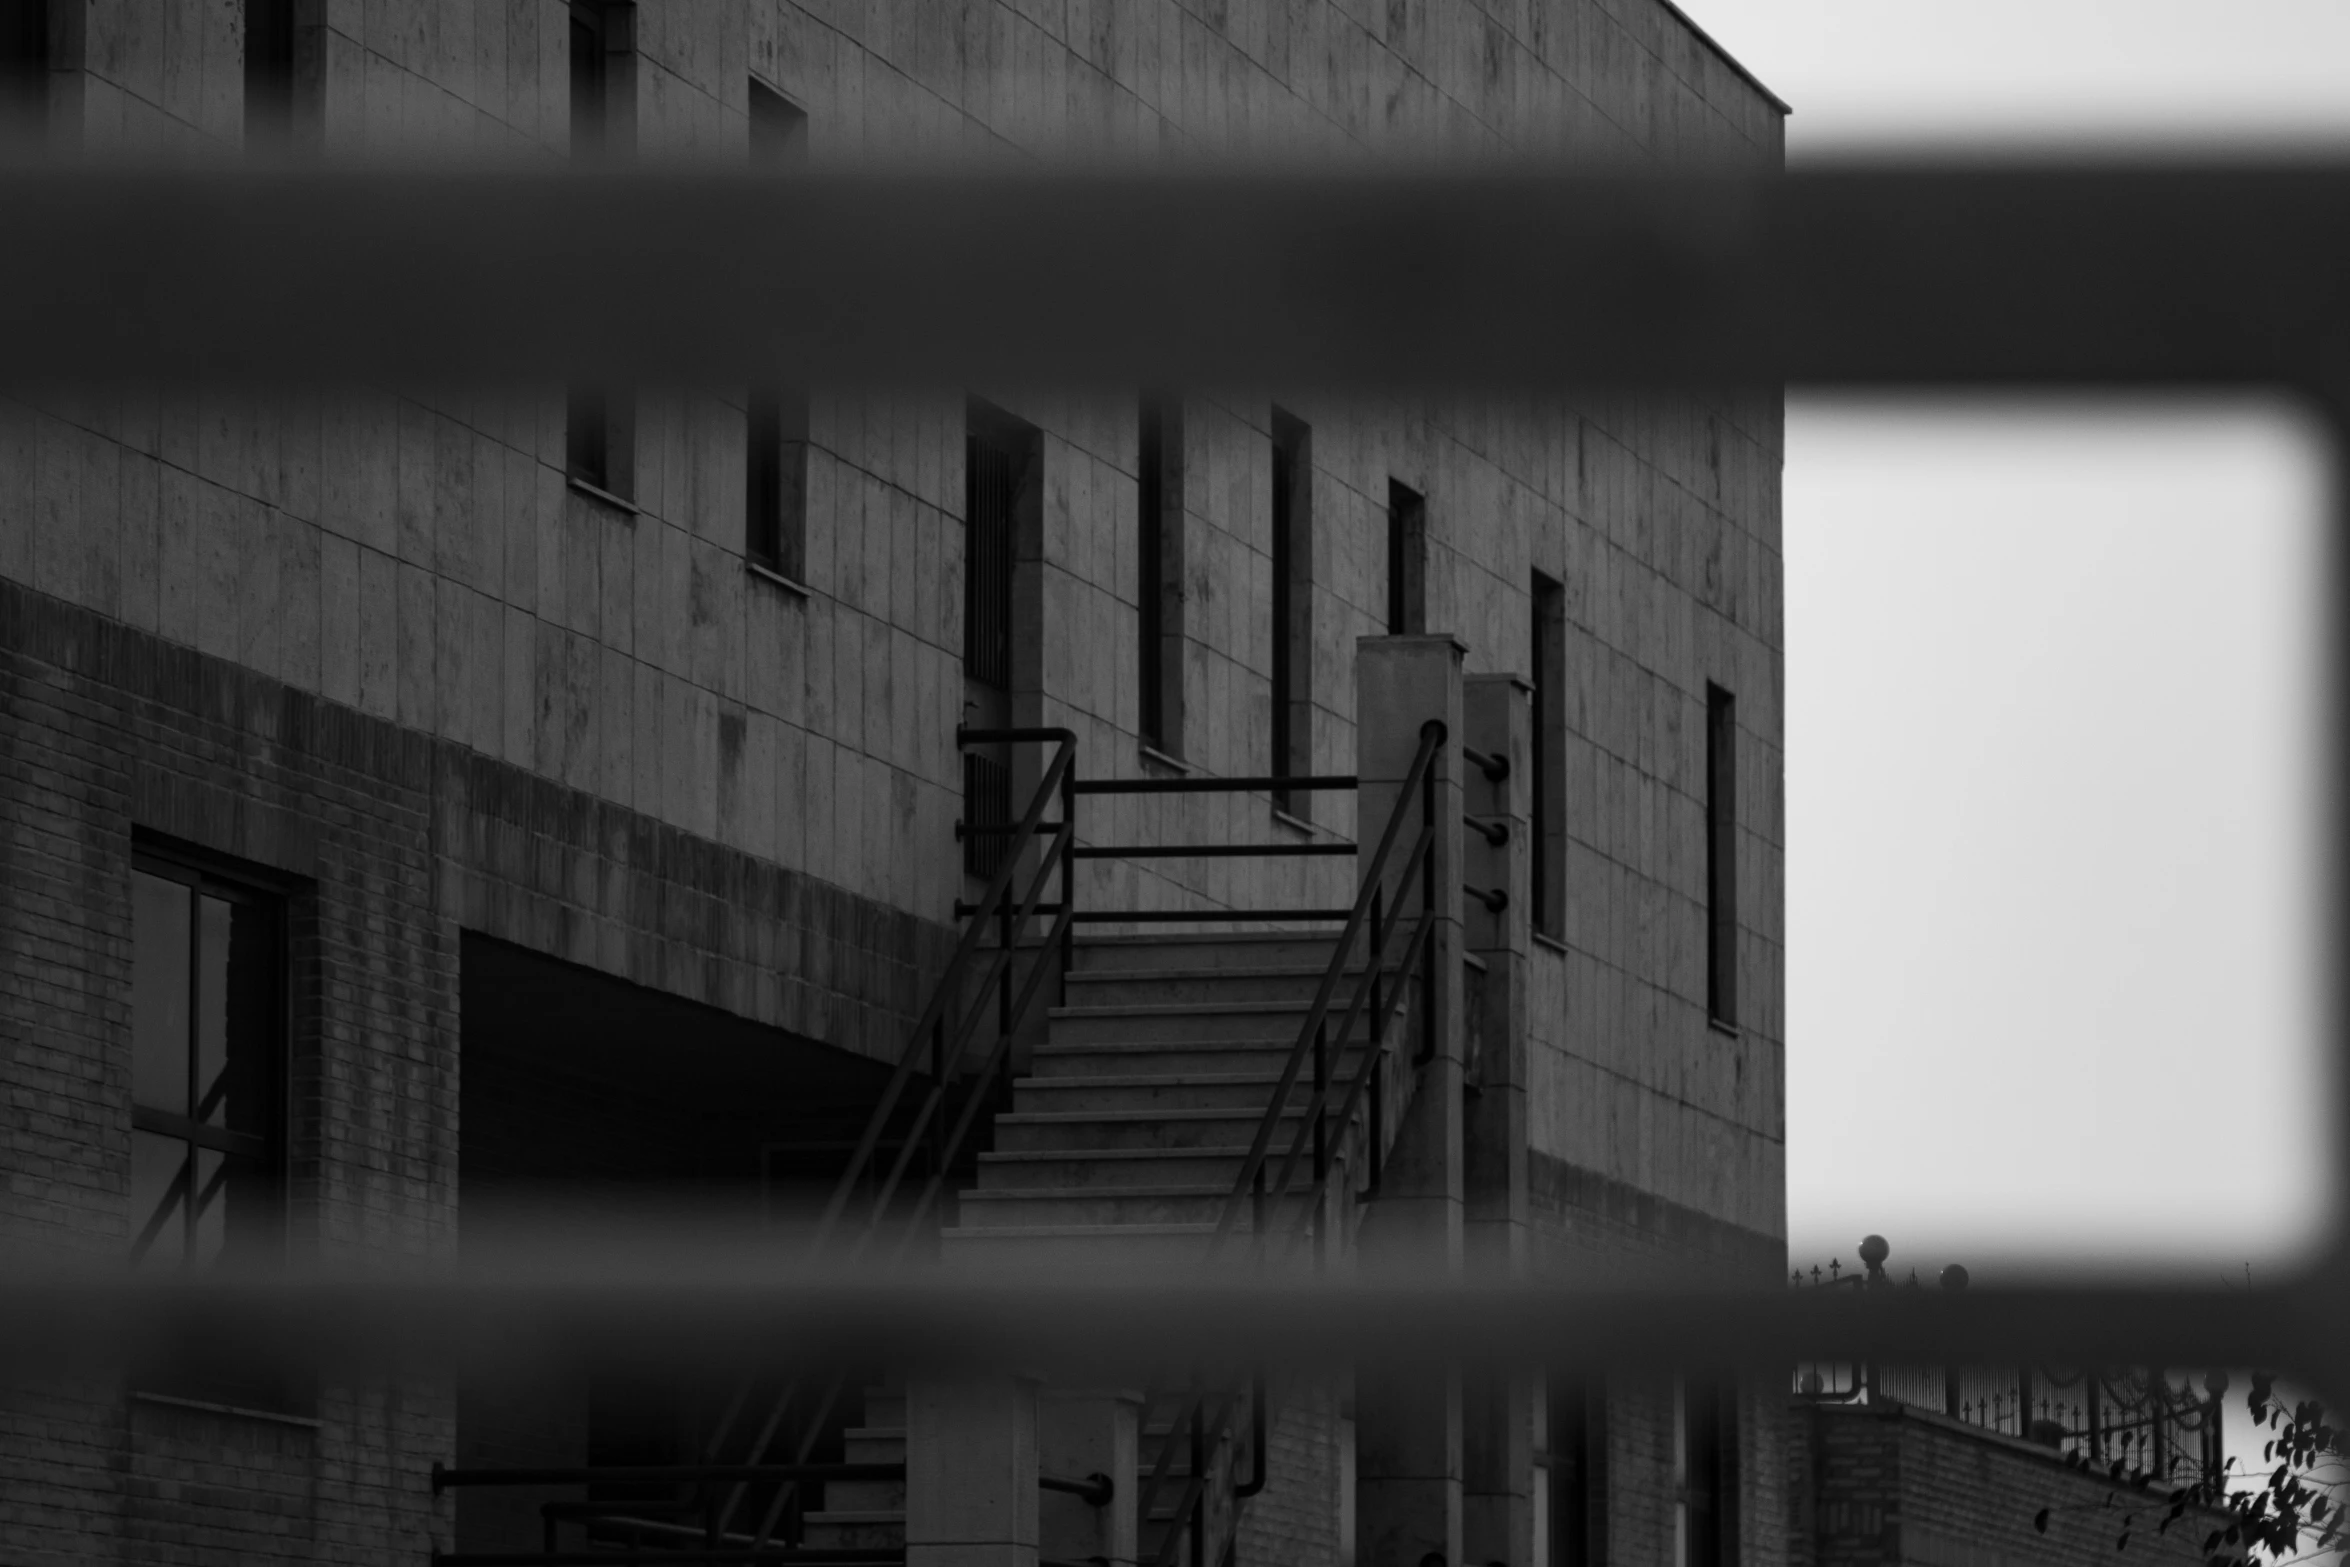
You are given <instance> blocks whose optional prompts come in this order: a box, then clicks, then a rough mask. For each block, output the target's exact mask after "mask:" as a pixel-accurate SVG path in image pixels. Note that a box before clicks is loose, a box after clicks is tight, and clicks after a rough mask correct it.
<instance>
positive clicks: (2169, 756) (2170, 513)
mask: <svg viewBox="0 0 2350 1567" xmlns="http://www.w3.org/2000/svg"><path fill="white" fill-rule="evenodd" d="M1686 4H1687V7H1688V9H1689V10H1690V11H1691V12H1692V14H1693V15H1694V16H1695V17H1696V18H1697V20H1698V22H1699V23H1700V25H1702V26H1704V27H1705V28H1706V29H1707V30H1708V31H1709V32H1711V33H1712V34H1713V35H1714V36H1715V37H1716V38H1717V39H1718V40H1720V41H1721V43H1722V44H1723V45H1724V46H1725V47H1727V48H1728V49H1729V50H1730V51H1731V52H1732V53H1734V54H1735V55H1737V56H1738V57H1739V59H1740V60H1742V61H1743V62H1744V63H1745V64H1746V65H1747V66H1749V67H1750V68H1751V69H1753V70H1754V71H1755V72H1756V74H1758V75H1759V76H1760V77H1761V78H1762V79H1763V80H1764V81H1765V82H1767V83H1769V84H1770V86H1771V87H1772V88H1773V89H1774V90H1775V91H1777V92H1778V93H1779V95H1780V96H1781V97H1783V98H1785V99H1787V100H1788V101H1789V102H1790V103H1791V104H1793V105H1794V108H1795V114H1794V116H1793V118H1792V119H1791V120H1790V121H1789V131H1788V149H1789V158H1790V161H1791V162H1794V163H1798V164H1800V163H1803V162H1807V161H1813V160H1819V159H1826V158H1834V157H1839V156H1844V155H1850V154H1854V153H1857V152H1861V151H1864V150H1865V149H1867V148H1869V147H1872V146H1882V145H1884V144H1885V143H1887V142H1889V141H1890V142H1901V143H1907V144H1911V145H1913V146H1914V145H1915V144H1918V143H1931V144H1934V145H1939V146H1950V145H1959V146H1963V147H1967V148H1970V149H1984V148H1992V149H2006V148H2014V147H2017V146H2019V145H2032V146H2039V145H2046V144H2048V143H2049V142H2050V141H2052V140H2053V141H2055V142H2056V143H2059V144H2069V145H2074V146H2080V145H2085V144H2096V145H2113V144H2116V143H2120V144H2130V145H2144V144H2146V143H2147V142H2150V141H2151V142H2167V143H2171V144H2173V145H2176V144H2179V143H2181V142H2186V141H2190V140H2202V141H2206V142H2208V141H2212V140H2217V141H2221V142H2224V143H2227V144H2229V145H2231V146H2234V147H2237V148H2242V147H2245V146H2250V145H2258V144H2263V143H2287V144H2300V145H2308V144H2312V143H2315V144H2319V145H2324V146H2328V147H2331V148H2333V149H2334V150H2336V151H2345V150H2350V80H2346V78H2350V67H2346V65H2345V62H2350V3H2346V0H2233V3H2231V4H2229V5H2227V6H2224V7H2223V6H2215V5H2212V4H2209V3H2208V0H2197V3H2195V4H2192V5H2190V4H2185V3H2180V0H2129V3H2126V4H2125V3H2111V0H2109V3H2099V0H1686ZM1787 448H1788V455H1787V473H1786V543H1787V623H1788V638H1787V642H1788V651H1787V683H1788V743H1789V756H1788V782H1787V792H1788V837H1789V873H1788V922H1789V956H1788V984H1789V1005H1788V1013H1789V1016H1788V1030H1789V1041H1788V1204H1789V1222H1790V1229H1791V1249H1792V1253H1793V1256H1794V1257H1795V1258H1796V1259H1797V1260H1798V1261H1812V1260H1824V1259H1825V1258H1826V1257H1827V1256H1830V1255H1837V1256H1841V1257H1843V1258H1844V1259H1845V1260H1846V1262H1847V1263H1849V1262H1850V1260H1851V1257H1852V1248H1853V1243H1854V1241H1855V1240H1856V1239H1857V1238H1858V1237H1859V1236H1860V1235H1861V1234H1863V1233H1864V1232H1867V1231H1871V1230H1874V1231H1881V1232H1882V1233H1884V1234H1885V1235H1886V1236H1888V1237H1889V1238H1890V1239H1891V1240H1892V1242H1893V1246H1894V1264H1895V1267H1896V1269H1897V1270H1900V1269H1903V1268H1906V1267H1908V1266H1915V1267H1917V1268H1918V1270H1919V1272H1920V1274H1921V1276H1923V1277H1927V1278H1930V1277H1931V1276H1932V1273H1933V1270H1934V1269H1936V1268H1938V1267H1939V1266H1940V1265H1941V1264H1942V1263H1943V1262H1945V1261H1948V1260H1953V1259H1963V1260H1966V1261H1968V1262H1969V1263H1970V1265H1972V1266H1974V1268H1975V1271H1976V1273H1977V1276H1978V1277H1981V1276H1983V1274H1984V1272H1985V1269H1984V1267H1983V1266H1982V1265H1983V1264H1984V1263H1986V1262H1990V1263H1993V1271H1994V1272H1996V1271H1998V1270H1997V1266H1996V1260H1995V1259H1996V1258H1997V1256H1998V1255H1999V1254H2001V1253H2028V1254H2033V1255H2036V1256H2038V1257H2041V1258H2047V1259H2053V1258H2058V1257H2081V1258H2100V1259H2102V1258H2110V1257H2113V1256H2114V1255H2115V1254H2116V1252H2118V1251H2122V1250H2132V1251H2159V1252H2161V1253H2164V1254H2166V1255H2167V1256H2168V1258H2169V1259H2170V1260H2172V1261H2174V1262H2178V1263H2183V1264H2186V1265H2187V1266H2188V1267H2190V1268H2191V1269H2192V1270H2193V1271H2195V1272H2199V1273H2200V1272H2204V1271H2205V1270H2209V1272H2212V1273H2219V1272H2223V1271H2232V1272H2234V1273H2235V1274H2236V1275H2237V1276H2238V1277H2240V1276H2241V1267H2242V1264H2243V1263H2244V1262H2245V1261H2247V1260H2250V1261H2252V1262H2254V1263H2255V1265H2256V1266H2257V1265H2262V1264H2267V1263H2272V1262H2274V1261H2275V1260H2277V1259H2279V1258H2281V1257H2285V1256H2288V1255H2290V1254H2291V1252H2292V1251H2294V1250H2295V1249H2296V1248H2297V1245H2298V1243H2300V1242H2301V1241H2303V1240H2305V1239H2306V1238H2307V1237H2308V1236H2309V1235H2310V1234H2311V1233H2312V1231H2313V1230H2314V1229H2316V1228H2317V1227H2318V1226H2319V1225H2321V1224H2322V1223H2323V1222H2325V1219H2326V1217H2327V1208H2326V1198H2325V1185H2326V1177H2325V1175H2324V1172H2323V1169H2322V1167H2321V1163H2320V1158H2319V1149H2320V1148H2322V1147H2323V1146H2324V1145H2325V1143H2326V1139H2328V1138H2329V1137H2330V1136H2331V1135H2332V1134H2331V1129H2330V1125H2329V1121H2328V1117H2327V1115H2326V1107H2325V1105H2324V1104H2323V1099H2324V1097H2325V1096H2324V1094H2323V1093H2322V1092H2321V1091H2313V1089H2315V1088H2316V1087H2317V1086H2318V1084H2319V1081H2320V1080H2319V1078H2318V1076H2317V1074H2318V1073H2319V1071H2320V1068H2319V1067H2318V1064H2317V1062H2318V1054H2317V1040H2316V1029H2315V1022H2316V1019H2315V1013H2314V1008H2313V1006H2312V1005H2311V997H2310V995H2309V980H2310V977H2311V975H2312V974H2313V972H2314V970H2313V968H2312V965H2313V963H2314V962H2315V961H2316V960H2317V952H2316V948H2315V944H2314V941H2313V940H2312V934H2313V933H2312V930H2311V925H2310V908H2309V900H2310V898H2311V896H2312V894H2313V890H2314V889H2313V885H2312V882H2311V878H2310V872H2311V869H2312V864H2311V859H2312V856H2311V854H2310V846H2311V841H2312V840H2311V826H2310V815H2309V813H2310V809H2311V807H2312V806H2313V804H2314V791H2313V790H2312V788H2311V787H2310V782H2311V780H2310V775H2309V764H2310V762H2311V761H2312V759H2313V757H2314V755H2315V753H2314V750H2313V749H2312V740H2313V737H2312V733H2311V725H2312V720H2313V717H2314V707H2313V702H2314V698H2315V695H2316V690H2317V688H2316V685H2315V681H2314V670H2313V669H2312V667H2311V666H2312V662H2313V636H2314V627H2315V619H2316V616H2315V608H2316V606H2315V604H2314V602H2313V601H2312V599H2311V598H2310V596H2309V594H2308V593H2307V592H2306V591H2305V590H2306V589H2307V588H2308V587H2309V585H2310V583H2311V578H2312V563H2313V560H2314V558H2315V557H2314V550H2315V548H2316V538H2315V532H2316V529H2317V526H2318V524H2319V520H2320V518H2321V516H2322V514H2323V512H2322V509H2323V507H2324V505H2325V504H2326V503H2327V500H2326V498H2327V495H2328V493H2329V491H2328V487H2329V486H2330V484H2331V482H2332V480H2331V476H2330V468H2329V466H2328V465H2329V463H2330V461H2331V459H2330V457H2329V456H2328V455H2327V453H2326V452H2325V450H2324V448H2323V447H2322V446H2321V445H2319V443H2318V442H2317V441H2316V440H2315V438H2314V437H2313V435H2312V434H2311V432H2310V431H2308V430H2307V429H2306V428H2303V427H2301V426H2300V425H2299V424H2297V422H2296V420H2295V417H2294V415H2293V414H2292V412H2291V411H2290V410H2289V409H2283V408H2280V407H2275V406H2267V407H2263V406H2260V405H2257V404H2239V405H2235V406H2227V407H2222V406H2214V405H2201V406H2196V405H2181V404H2168V405H2164V404H2139V405H2136V406H2132V407H2122V406H2115V405H2106V406H2095V407H2092V406H2081V405H2074V406H2070V407H2067V406H2062V405H2053V404H2046V403H2043V404H2039V405H2035V406H2029V407H2017V406H2006V407H1997V406H1985V405H1981V404H1975V405H1954V404H1940V405H1937V404H1932V403H1925V402H1919V401H1909V402H1903V403H1893V404H1888V403H1876V404H1870V403H1864V402H1856V401H1823V400H1820V399H1816V398H1813V399H1807V398H1804V397H1802V396H1800V395H1798V396H1795V397H1793V398H1791V400H1790V404H1789V414H1788V437H1787ZM2253 1128H2258V1129H2260V1131H2261V1133H2262V1134H2263V1135H2264V1136H2265V1137H2266V1138H2267V1139H2268V1140H2269V1146H2270V1147H2271V1148H2273V1149H2274V1150H2275V1154H2274V1156H2273V1157H2272V1156H2265V1155H2262V1156H2253V1155H2247V1154H2246V1153H2245V1152H2243V1151H2242V1150H2243V1146H2244V1144H2243V1138H2244V1135H2245V1133H2246V1132H2247V1131H2248V1130H2250V1129H2253Z"/></svg>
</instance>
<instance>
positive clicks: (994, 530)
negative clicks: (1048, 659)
mask: <svg viewBox="0 0 2350 1567" xmlns="http://www.w3.org/2000/svg"><path fill="white" fill-rule="evenodd" d="M1040 445H1041V437H1040V436H1039V434H1038V432H1037V431H1036V430H1035V428H1034V427H1033V426H1030V425H1026V424H1023V423H1021V422H1020V421H1019V420H1016V419H1014V418H1012V417H1011V416H1010V415H1008V414H1005V413H1003V412H1001V411H1000V410H998V409H994V408H990V407H988V406H986V405H985V404H981V403H976V402H974V403H973V404H972V405H971V408H970V410H969V413H968V416H967V423H966V425H965V431H964V437H963V699H964V700H963V711H964V714H965V716H966V718H967V719H968V720H969V722H970V724H971V726H972V727H973V728H978V729H997V728H1002V727H1004V726H1006V725H1008V724H1010V723H1011V722H1012V714H1013V709H1012V680H1013V672H1014V669H1015V665H1016V664H1017V662H1018V659H1017V643H1018V632H1017V627H1016V624H1015V604H1014V597H1013V594H1014V587H1015V576H1016V568H1017V551H1018V549H1019V545H1020V537H1021V523H1022V521H1023V515H1022V509H1023V505H1024V504H1025V503H1028V502H1030V501H1031V500H1032V491H1033V488H1034V486H1033V485H1032V484H1031V482H1030V476H1031V475H1032V473H1033V472H1034V470H1035V467H1036V465H1037V464H1038V462H1039V461H1040V460H1041V451H1040ZM1011 815H1012V773H1011V766H1010V758H1009V757H1008V755H1007V754H1006V753H1005V750H1004V748H1003V747H1001V746H985V747H974V748H970V749H967V750H965V751H964V753H963V820H964V821H965V822H966V823H967V824H971V825H973V826H975V827H978V828H981V829H983V830H982V831H979V832H976V833H966V834H965V835H964V838H963V869H964V871H965V873H966V874H968V875H971V876H977V877H987V876H992V875H994V874H995V871H996V868H997V867H998V866H999V865H1001V864H1002V863H1003V851H1004V838H1003V835H1002V833H1001V832H1000V830H998V831H992V832H991V831H988V830H985V829H1000V828H1002V827H1003V826H1004V825H1005V824H1007V823H1008V822H1009V821H1010V820H1011Z"/></svg>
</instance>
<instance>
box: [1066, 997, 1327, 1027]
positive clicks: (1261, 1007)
mask: <svg viewBox="0 0 2350 1567" xmlns="http://www.w3.org/2000/svg"><path fill="white" fill-rule="evenodd" d="M1313 1005H1314V1004H1313V1002H1311V1001H1282V1000H1274V999H1256V1000H1246V999H1243V1000H1233V1001H1121V1002H1117V1003H1115V1004H1113V1005H1107V1006H1087V1007H1052V1008H1049V1009H1047V1010H1048V1011H1049V1013H1050V1015H1051V1016H1052V1017H1054V1018H1066V1019H1070V1020H1072V1021H1075V1020H1082V1019H1086V1018H1100V1017H1222V1016H1225V1015H1227V1014H1230V1013H1234V1012H1295V1013H1299V1014H1303V1013H1306V1012H1309V1011H1311V1010H1312V1009H1313ZM1331 1010H1332V1012H1333V1014H1334V1015H1333V1017H1332V1021H1333V1022H1335V1021H1336V1020H1337V1019H1336V1016H1335V1014H1336V1013H1337V1012H1338V1011H1339V1010H1340V1009H1339V1008H1338V1007H1337V1004H1336V1002H1335V1001H1333V1003H1332V1006H1331Z"/></svg>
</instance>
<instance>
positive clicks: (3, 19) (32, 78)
mask: <svg viewBox="0 0 2350 1567" xmlns="http://www.w3.org/2000/svg"><path fill="white" fill-rule="evenodd" d="M48 110H49V7H48V5H47V4H46V3H45V0H16V3H13V4H9V5H0V134H6V135H31V134H33V133H35V132H37V131H39V130H40V128H41V126H42V124H43V123H44V122H45V121H46V120H47V118H48Z"/></svg>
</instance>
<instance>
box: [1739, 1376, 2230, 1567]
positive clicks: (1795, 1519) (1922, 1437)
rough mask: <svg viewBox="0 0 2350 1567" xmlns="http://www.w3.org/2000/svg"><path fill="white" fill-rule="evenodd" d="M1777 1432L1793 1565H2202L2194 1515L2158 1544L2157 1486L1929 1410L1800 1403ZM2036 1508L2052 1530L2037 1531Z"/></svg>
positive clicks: (2200, 1522) (2202, 1524)
mask: <svg viewBox="0 0 2350 1567" xmlns="http://www.w3.org/2000/svg"><path fill="white" fill-rule="evenodd" d="M1785 1429H1786V1432H1787V1480H1788V1497H1789V1503H1790V1505H1789V1507H1788V1509H1787V1512H1786V1518H1787V1523H1788V1528H1789V1534H1788V1548H1787V1560H1788V1561H1789V1562H1790V1563H1791V1564H1793V1567H1880V1564H1882V1567H1892V1564H1894V1563H1914V1564H1918V1567H2041V1564H2045V1567H2096V1564H2106V1563H2114V1564H2121V1567H2129V1564H2134V1563H2165V1562H2176V1563H2181V1564H2185V1563H2194V1562H2200V1561H2201V1560H2202V1559H2203V1553H2202V1551H2201V1549H2200V1547H2201V1545H2202V1542H2203V1536H2204V1535H2205V1534H2206V1533H2208V1532H2209V1530H2210V1528H2211V1527H2212V1526H2211V1523H2210V1522H2209V1520H2208V1519H2205V1518H2203V1517H2201V1516H2200V1515H2190V1516H2189V1517H2187V1518H2184V1519H2182V1520H2181V1521H2180V1522H2179V1523H2178V1524H2174V1525H2172V1526H2171V1528H2170V1530H2169V1531H2168V1532H2166V1533H2158V1532H2157V1531H2156V1527H2155V1526H2156V1525H2157V1524H2158V1523H2160V1522H2161V1518H2162V1514H2163V1511H2164V1510H2165V1509H2164V1503H2163V1501H2162V1491H2161V1489H2160V1488H2156V1489H2154V1490H2153V1491H2148V1492H2142V1491H2139V1490H2137V1489H2136V1488H2135V1487H2134V1486H2132V1485H2130V1484H2128V1483H2126V1482H2120V1481H2113V1480H2108V1479H2106V1478H2104V1477H2102V1476H2100V1475H2096V1474H2091V1473H2086V1472H2083V1471H2081V1470H2077V1469H2072V1468H2068V1467H2067V1466H2066V1465H2065V1463H2064V1462H2063V1460H2062V1459H2061V1458H2059V1457H2058V1456H2057V1455H2056V1453H2055V1452H2053V1451H2052V1450H2050V1449H2048V1448H2044V1447H2041V1446H2038V1445H2037V1444H2034V1443H2030V1442H2024V1441H2020V1440H2018V1439H2017V1438H2015V1437H2012V1436H2002V1435H1999V1434H1998V1433H1996V1432H1990V1431H1985V1430H1983V1429H1982V1428H1981V1427H1979V1426H1972V1425H1967V1424H1964V1423H1962V1422H1960V1421H1957V1420H1952V1419H1949V1418H1948V1417H1946V1416H1943V1415H1941V1414H1938V1413H1935V1412H1932V1411H1928V1410H1921V1409H1915V1408H1911V1407H1909V1406H1906V1405H1901V1404H1894V1403H1886V1404H1880V1405H1874V1406H1859V1405H1851V1406H1848V1405H1832V1404H1831V1405H1823V1404H1811V1403H1804V1402H1798V1403H1797V1404H1796V1405H1794V1406H1793V1408H1792V1409H1791V1410H1790V1411H1789V1415H1788V1418H1787V1421H1786V1425H1785ZM2042 1508H2047V1509H2048V1510H2049V1526H2048V1530H2047V1532H2046V1533H2042V1532H2040V1531H2039V1530H2037V1529H2035V1528H2034V1527H2033V1517H2034V1515H2035V1514H2037V1513H2038V1512H2039V1511H2040V1510H2041V1509H2042ZM2125 1532H2126V1533H2127V1535H2128V1537H2129V1538H2128V1543H2127V1545H2126V1546H2124V1545H2123V1544H2122V1543H2121V1541H2122V1536H2123V1535H2124V1533H2125Z"/></svg>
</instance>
